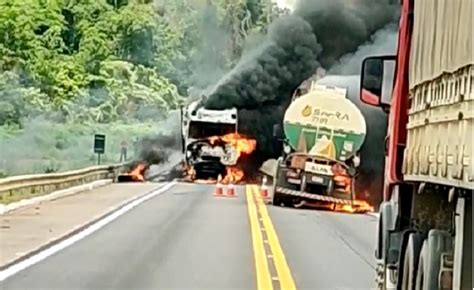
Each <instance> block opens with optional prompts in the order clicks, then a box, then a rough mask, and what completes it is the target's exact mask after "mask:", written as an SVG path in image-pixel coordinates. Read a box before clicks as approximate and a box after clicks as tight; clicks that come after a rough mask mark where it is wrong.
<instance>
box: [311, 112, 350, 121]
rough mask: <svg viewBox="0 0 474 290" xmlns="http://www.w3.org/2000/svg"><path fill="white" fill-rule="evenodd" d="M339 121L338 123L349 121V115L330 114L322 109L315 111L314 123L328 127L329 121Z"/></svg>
mask: <svg viewBox="0 0 474 290" xmlns="http://www.w3.org/2000/svg"><path fill="white" fill-rule="evenodd" d="M334 118H335V119H337V120H338V121H349V115H348V114H345V113H341V112H328V111H323V110H321V109H320V108H316V109H314V112H313V122H317V123H319V124H323V125H327V124H328V122H329V119H334Z"/></svg>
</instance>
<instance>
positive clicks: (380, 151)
mask: <svg viewBox="0 0 474 290" xmlns="http://www.w3.org/2000/svg"><path fill="white" fill-rule="evenodd" d="M318 83H320V84H324V85H332V86H339V87H345V88H347V98H348V99H350V100H351V101H352V102H353V103H354V104H355V105H356V106H357V107H358V108H359V109H360V110H361V112H362V115H363V116H364V118H365V121H366V124H367V135H366V137H365V140H366V141H365V142H364V145H363V146H362V148H361V150H360V157H361V163H360V166H359V168H358V177H357V178H356V182H355V192H356V195H357V198H359V199H364V200H367V201H369V202H370V203H371V204H379V203H380V202H381V201H382V194H381V193H382V192H383V173H384V162H385V151H384V146H383V145H382V144H384V140H385V136H386V133H387V122H388V115H387V114H386V113H384V112H383V111H382V109H380V108H376V107H372V106H369V105H366V104H364V103H362V102H361V101H360V99H359V83H360V78H359V75H346V76H340V75H339V76H327V77H325V78H322V79H320V80H319V81H318Z"/></svg>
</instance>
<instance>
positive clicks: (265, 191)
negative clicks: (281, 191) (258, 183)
mask: <svg viewBox="0 0 474 290" xmlns="http://www.w3.org/2000/svg"><path fill="white" fill-rule="evenodd" d="M260 195H261V196H262V197H263V198H268V187H267V176H266V175H264V176H263V179H262V187H260Z"/></svg>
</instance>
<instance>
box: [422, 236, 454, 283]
mask: <svg viewBox="0 0 474 290" xmlns="http://www.w3.org/2000/svg"><path fill="white" fill-rule="evenodd" d="M449 239H450V235H449V233H447V232H444V231H440V230H430V231H429V233H428V238H427V239H426V240H425V241H424V242H423V246H422V247H421V252H420V259H419V262H418V271H417V274H416V285H415V290H438V289H439V287H438V277H439V274H440V265H441V254H442V253H443V252H445V251H446V249H447V247H449Z"/></svg>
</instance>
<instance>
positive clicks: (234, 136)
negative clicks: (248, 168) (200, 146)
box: [209, 133, 257, 159]
mask: <svg viewBox="0 0 474 290" xmlns="http://www.w3.org/2000/svg"><path fill="white" fill-rule="evenodd" d="M209 141H210V142H211V144H212V145H214V144H216V142H217V141H223V142H225V143H227V144H231V145H232V147H234V149H235V150H236V151H237V159H238V158H239V157H240V156H241V155H242V154H250V153H252V152H253V151H254V150H255V148H256V147H257V141H256V140H255V139H250V138H247V137H245V136H244V135H241V134H239V133H230V134H227V135H223V136H213V137H210V138H209Z"/></svg>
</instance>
